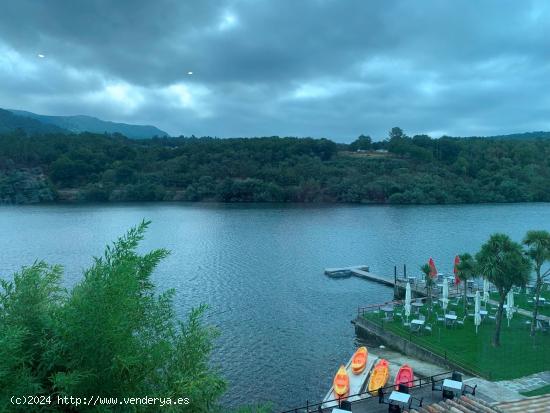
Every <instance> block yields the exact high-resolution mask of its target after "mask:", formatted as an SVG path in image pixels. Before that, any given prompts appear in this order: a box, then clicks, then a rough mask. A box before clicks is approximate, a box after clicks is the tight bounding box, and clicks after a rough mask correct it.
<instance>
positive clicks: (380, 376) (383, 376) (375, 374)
mask: <svg viewBox="0 0 550 413" xmlns="http://www.w3.org/2000/svg"><path fill="white" fill-rule="evenodd" d="M389 378H390V369H389V367H388V360H385V359H382V360H380V361H379V362H378V363H377V364H376V366H374V368H373V369H372V372H371V374H370V379H369V392H370V394H372V395H373V396H376V395H377V394H378V389H381V388H382V387H384V386H385V385H386V383H387V382H388V380H389Z"/></svg>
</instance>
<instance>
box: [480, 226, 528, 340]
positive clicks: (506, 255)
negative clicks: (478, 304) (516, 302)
mask: <svg viewBox="0 0 550 413" xmlns="http://www.w3.org/2000/svg"><path fill="white" fill-rule="evenodd" d="M476 260H477V263H478V269H479V272H480V273H481V275H483V276H484V277H485V278H487V280H489V281H490V282H491V283H493V285H494V286H495V287H496V288H497V291H498V295H499V301H498V311H497V317H496V328H495V335H494V336H493V346H495V347H496V346H500V327H501V325H502V313H503V308H504V300H505V299H506V295H507V294H508V293H509V292H510V290H511V289H512V287H513V286H523V285H525V283H527V280H528V279H529V274H530V273H531V261H529V259H528V258H527V257H526V256H525V255H524V252H523V249H522V248H521V245H520V244H518V243H517V242H514V241H512V240H511V239H510V237H509V236H508V235H506V234H493V235H491V237H490V238H489V240H488V241H487V242H486V243H485V244H483V245H482V246H481V250H480V251H479V252H478V253H477V254H476Z"/></svg>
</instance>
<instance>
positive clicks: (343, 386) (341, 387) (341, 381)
mask: <svg viewBox="0 0 550 413" xmlns="http://www.w3.org/2000/svg"><path fill="white" fill-rule="evenodd" d="M333 389H334V396H335V397H336V398H337V399H343V398H345V397H346V396H347V395H348V393H349V376H348V373H347V371H346V367H345V366H344V365H341V366H340V368H339V369H338V372H337V373H336V375H335V376H334V382H333Z"/></svg>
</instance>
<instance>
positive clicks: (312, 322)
mask: <svg viewBox="0 0 550 413" xmlns="http://www.w3.org/2000/svg"><path fill="white" fill-rule="evenodd" d="M143 218H146V219H150V220H152V221H153V223H152V226H151V228H150V230H149V233H148V235H147V238H146V241H145V242H144V244H143V250H146V249H152V248H157V247H166V248H169V249H170V250H171V251H172V255H171V256H170V257H169V258H168V259H167V260H166V261H164V262H163V263H162V265H161V266H160V267H159V268H158V270H157V271H156V273H155V281H156V282H157V283H158V285H159V287H160V288H161V289H166V288H172V287H173V288H175V289H176V291H177V295H176V301H175V304H176V306H177V309H178V312H179V314H181V315H183V314H185V313H186V312H187V311H188V310H189V308H190V307H192V306H196V305H198V304H200V303H208V304H210V306H211V311H210V316H209V318H208V319H207V321H208V322H209V323H212V324H215V325H217V326H219V328H220V330H221V337H220V338H219V341H218V346H217V353H216V354H215V355H214V362H215V363H216V364H217V365H219V367H220V368H221V370H222V371H223V374H224V375H225V377H226V378H227V379H228V381H229V383H230V391H229V393H228V395H227V396H226V398H225V399H224V401H225V402H226V403H228V404H231V405H236V404H240V403H250V402H251V401H259V402H261V401H266V400H271V401H273V402H274V404H275V406H277V407H280V408H290V407H294V406H295V405H296V404H299V405H301V404H302V403H303V402H304V401H305V400H306V399H309V400H318V399H320V398H322V396H323V395H324V394H325V392H326V391H327V390H328V387H329V385H330V381H331V376H332V374H333V372H334V371H335V369H336V368H337V366H338V365H339V363H340V362H342V361H344V360H347V358H348V357H349V355H350V354H351V352H352V351H353V348H354V339H355V337H354V331H353V328H352V325H351V324H350V320H351V319H352V318H353V316H354V313H355V311H356V309H357V306H362V305H366V304H370V303H377V302H381V301H384V300H388V299H391V297H392V290H391V289H390V288H387V287H383V286H380V285H377V284H372V283H369V282H365V281H362V280H358V279H347V280H331V279H329V278H327V277H325V276H324V275H323V268H325V267H338V266H346V265H356V264H368V265H370V267H371V269H372V270H373V271H375V272H378V273H381V274H392V273H393V266H394V265H395V264H399V265H402V264H403V263H407V265H408V268H409V269H410V270H413V271H414V272H415V273H416V272H418V271H417V270H415V269H416V268H418V266H419V265H420V264H422V263H424V262H426V261H427V259H428V258H429V257H430V256H431V257H433V258H434V259H435V262H436V265H437V267H438V270H440V271H445V272H447V271H451V270H452V262H453V258H454V256H455V254H457V253H461V252H464V251H470V252H475V251H476V250H477V249H478V247H479V246H480V245H481V244H482V243H483V242H484V241H485V240H486V239H487V237H488V236H489V234H491V233H493V232H496V231H502V232H506V233H508V234H510V235H511V236H512V237H513V238H514V239H516V240H518V241H519V240H520V239H521V238H522V237H523V235H524V233H525V232H526V231H527V230H528V229H534V228H540V229H547V230H550V204H518V205H481V206H413V207H385V206H308V207H296V206H279V205H269V206H264V205H262V206H257V205H256V206H254V205H245V206H242V205H197V204H193V205H166V204H163V205H159V204H132V205H116V206H112V205H108V206H105V205H88V206H38V207H34V206H33V207H2V208H0V251H1V254H2V255H1V257H0V275H1V276H2V277H7V276H9V275H10V274H11V273H12V272H13V271H15V270H17V269H18V268H19V267H20V266H21V265H23V264H31V263H32V262H33V261H34V260H36V259H45V260H46V261H48V262H50V263H61V264H63V265H64V266H65V269H66V275H65V283H66V284H67V285H68V286H70V285H71V284H73V283H75V282H76V281H78V280H79V279H80V277H81V273H82V269H83V268H85V267H87V266H88V265H89V264H90V262H91V257H92V256H93V255H100V254H101V253H102V251H103V247H104V245H105V244H106V243H108V242H110V241H112V240H114V239H115V238H116V237H118V236H119V235H121V234H123V233H124V232H125V231H126V230H127V229H128V228H129V227H130V226H132V225H135V224H137V223H138V222H139V221H140V220H141V219H143ZM245 393H246V395H245Z"/></svg>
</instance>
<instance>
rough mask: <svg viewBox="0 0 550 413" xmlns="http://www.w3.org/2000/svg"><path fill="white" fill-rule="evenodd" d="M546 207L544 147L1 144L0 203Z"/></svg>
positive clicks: (22, 138) (78, 137) (107, 141)
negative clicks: (486, 204) (519, 204)
mask: <svg viewBox="0 0 550 413" xmlns="http://www.w3.org/2000/svg"><path fill="white" fill-rule="evenodd" d="M51 201H100V202H107V201H111V202H117V201H219V202H347V203H391V204H431V203H441V204H444V203H478V202H525V201H550V139H544V138H539V139H537V138H536V137H533V138H529V137H525V136H523V138H522V139H486V138H451V137H441V138H439V139H432V138H430V137H429V136H427V135H415V136H413V137H409V136H407V135H406V134H405V133H404V132H403V131H402V130H401V129H400V128H393V129H392V130H391V131H390V133H389V136H388V138H387V139H385V140H383V141H379V142H373V141H372V140H371V138H370V137H368V136H363V135H361V136H360V137H359V138H358V139H357V140H355V141H354V142H353V143H351V144H349V145H347V144H337V143H335V142H332V141H330V140H327V139H311V138H279V137H266V138H238V139H216V138H209V137H206V138H195V137H191V138H185V137H179V138H168V137H166V138H153V139H142V140H131V139H127V138H125V137H124V136H122V135H120V134H113V135H101V134H90V133H81V134H73V135H66V134H44V135H31V136H28V135H27V134H25V133H23V132H21V131H19V132H11V133H4V134H1V135H0V202H1V203H33V202H51Z"/></svg>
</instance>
